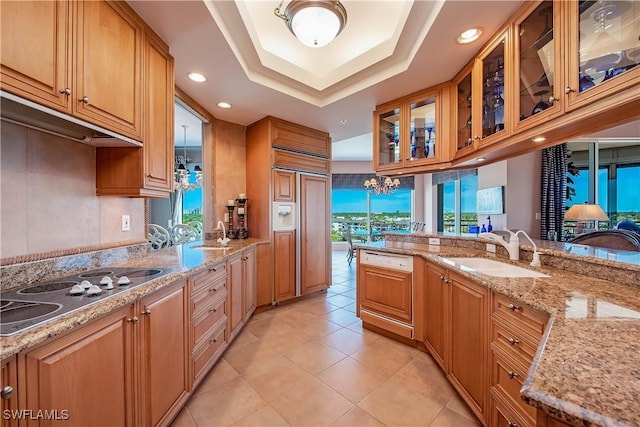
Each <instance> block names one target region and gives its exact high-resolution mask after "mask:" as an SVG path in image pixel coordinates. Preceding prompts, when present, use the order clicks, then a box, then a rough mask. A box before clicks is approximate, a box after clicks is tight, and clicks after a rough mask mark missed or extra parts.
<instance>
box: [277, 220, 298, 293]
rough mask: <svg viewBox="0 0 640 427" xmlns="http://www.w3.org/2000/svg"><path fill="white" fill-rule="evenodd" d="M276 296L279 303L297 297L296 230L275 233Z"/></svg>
mask: <svg viewBox="0 0 640 427" xmlns="http://www.w3.org/2000/svg"><path fill="white" fill-rule="evenodd" d="M273 252H274V254H278V255H277V256H274V263H273V279H274V285H273V287H274V296H273V300H274V301H277V302H281V301H286V300H288V299H291V298H295V297H296V230H287V231H274V232H273Z"/></svg>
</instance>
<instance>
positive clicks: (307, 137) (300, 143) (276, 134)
mask: <svg viewBox="0 0 640 427" xmlns="http://www.w3.org/2000/svg"><path fill="white" fill-rule="evenodd" d="M271 133H272V134H271V138H272V139H271V143H272V145H273V147H280V148H284V149H287V150H293V151H300V152H302V153H307V154H313V155H316V156H321V157H327V158H329V157H331V138H330V137H329V135H328V134H327V133H325V132H321V131H318V130H315V129H311V128H307V127H305V126H301V125H296V124H293V123H288V122H285V121H283V120H278V119H275V118H271Z"/></svg>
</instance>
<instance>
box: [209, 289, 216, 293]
mask: <svg viewBox="0 0 640 427" xmlns="http://www.w3.org/2000/svg"><path fill="white" fill-rule="evenodd" d="M216 291H217V289H216V288H211V289H209V292H216Z"/></svg>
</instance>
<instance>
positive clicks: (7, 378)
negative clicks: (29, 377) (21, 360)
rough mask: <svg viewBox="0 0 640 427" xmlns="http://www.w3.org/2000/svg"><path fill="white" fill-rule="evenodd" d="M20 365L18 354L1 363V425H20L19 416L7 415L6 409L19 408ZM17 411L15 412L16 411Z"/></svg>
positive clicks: (9, 426) (5, 426)
mask: <svg viewBox="0 0 640 427" xmlns="http://www.w3.org/2000/svg"><path fill="white" fill-rule="evenodd" d="M17 387H18V365H17V356H11V357H8V358H6V359H4V360H3V361H2V364H1V365H0V413H1V414H2V418H0V426H1V427H15V426H17V425H18V419H17V417H12V416H9V417H7V416H6V412H5V411H10V412H9V414H11V413H12V412H11V411H16V410H17V409H18V390H17ZM14 413H15V412H14Z"/></svg>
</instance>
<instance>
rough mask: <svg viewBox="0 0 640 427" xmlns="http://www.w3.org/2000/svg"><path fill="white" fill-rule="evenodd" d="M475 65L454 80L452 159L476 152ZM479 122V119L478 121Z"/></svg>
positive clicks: (465, 69)
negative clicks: (473, 81)
mask: <svg viewBox="0 0 640 427" xmlns="http://www.w3.org/2000/svg"><path fill="white" fill-rule="evenodd" d="M472 70H473V63H472V64H470V65H469V66H467V67H466V68H464V69H463V70H462V71H460V73H458V75H457V76H456V77H455V78H454V79H453V84H452V85H451V86H452V90H453V91H454V92H453V93H452V95H451V96H452V98H453V101H452V105H453V108H452V114H453V129H454V132H455V133H454V134H453V135H452V138H453V141H455V147H454V149H453V152H452V157H453V158H456V157H461V156H464V155H465V154H467V153H469V152H472V151H473V150H474V139H473V135H474V133H473V109H472V101H473V97H474V93H473V84H472ZM478 120H479V119H478Z"/></svg>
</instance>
